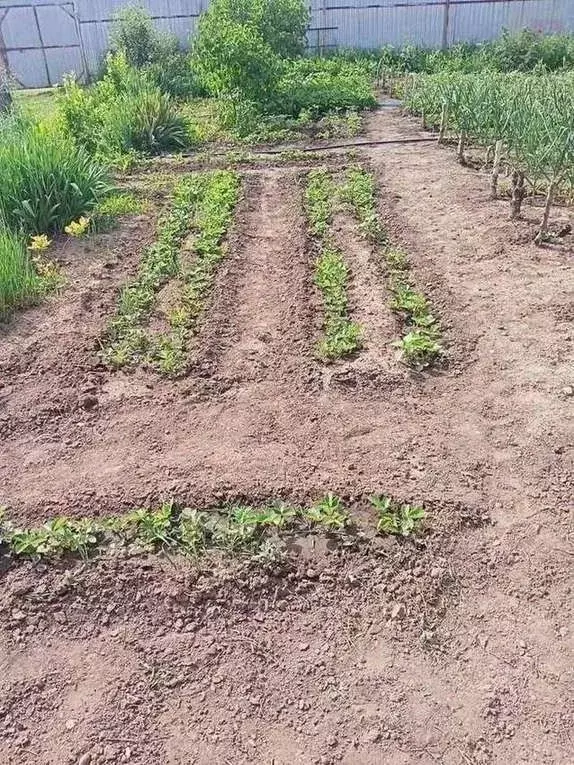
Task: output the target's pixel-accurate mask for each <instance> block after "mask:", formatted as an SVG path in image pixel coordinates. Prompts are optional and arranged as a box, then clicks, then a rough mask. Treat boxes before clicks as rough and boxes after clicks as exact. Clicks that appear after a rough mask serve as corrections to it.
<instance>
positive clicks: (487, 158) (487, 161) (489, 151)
mask: <svg viewBox="0 0 574 765" xmlns="http://www.w3.org/2000/svg"><path fill="white" fill-rule="evenodd" d="M492 149H493V147H492V146H487V147H486V151H485V152H484V166H485V167H488V165H490V158H491V157H492Z"/></svg>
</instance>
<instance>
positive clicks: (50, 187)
mask: <svg viewBox="0 0 574 765" xmlns="http://www.w3.org/2000/svg"><path fill="white" fill-rule="evenodd" d="M3 128H4V129H3V135H2V138H3V140H2V143H1V144H0V178H1V179H2V182H1V183H0V218H2V219H3V220H4V221H5V223H6V225H7V226H8V227H10V228H11V229H13V230H15V231H20V232H21V233H23V234H38V233H45V232H49V231H54V230H61V229H62V228H63V227H64V226H65V225H66V224H68V223H69V222H70V221H71V220H74V219H76V218H78V217H79V216H80V215H82V214H83V213H85V212H89V211H90V210H92V209H93V208H94V206H95V205H96V204H97V202H98V201H99V200H100V199H101V198H103V197H104V196H105V194H106V193H107V192H108V190H109V188H110V186H109V184H108V179H107V176H106V172H105V170H104V169H103V168H102V167H101V166H100V165H99V164H98V163H97V162H96V161H95V160H93V159H92V158H90V156H89V155H88V154H87V153H86V152H85V151H84V150H83V149H82V148H80V147H78V146H76V145H75V144H74V143H73V142H72V141H71V140H70V139H68V138H66V137H65V136H62V135H61V134H59V133H57V132H56V131H55V130H53V129H48V128H45V127H41V126H38V125H34V124H31V123H26V122H22V121H17V120H15V121H12V122H11V123H10V124H5V125H4V126H3Z"/></svg>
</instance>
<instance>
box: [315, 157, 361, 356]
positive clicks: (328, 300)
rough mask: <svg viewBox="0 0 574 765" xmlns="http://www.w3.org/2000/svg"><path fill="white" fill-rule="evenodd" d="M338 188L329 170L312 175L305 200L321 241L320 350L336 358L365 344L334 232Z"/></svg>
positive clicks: (318, 268) (317, 266)
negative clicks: (354, 318) (352, 310)
mask: <svg viewBox="0 0 574 765" xmlns="http://www.w3.org/2000/svg"><path fill="white" fill-rule="evenodd" d="M336 196H337V190H336V187H335V184H334V183H333V179H332V178H331V176H330V175H329V173H328V172H327V171H325V170H312V171H311V172H310V173H309V174H308V179H307V187H306V191H305V203H306V210H307V219H308V222H309V231H310V233H311V234H312V236H313V237H315V240H316V242H317V246H318V249H319V254H318V256H317V259H316V261H315V284H316V285H317V287H318V288H319V290H320V291H321V296H322V299H323V309H324V314H325V320H324V323H323V338H322V339H321V341H320V342H319V346H318V348H317V353H318V355H319V357H320V358H323V359H327V360H334V359H338V358H342V357H344V356H348V355H349V354H351V353H354V352H356V351H357V350H359V349H360V347H361V335H362V329H361V326H360V325H359V324H358V323H357V322H354V321H352V320H351V319H350V316H349V299H348V287H349V269H348V267H347V264H346V262H345V259H344V257H343V253H342V252H341V251H340V250H339V249H338V248H337V247H336V246H335V244H334V243H333V241H332V237H331V235H330V228H331V224H332V222H333V213H334V208H335V203H336Z"/></svg>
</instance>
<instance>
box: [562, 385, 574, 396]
mask: <svg viewBox="0 0 574 765" xmlns="http://www.w3.org/2000/svg"><path fill="white" fill-rule="evenodd" d="M561 392H562V395H563V396H574V388H573V387H572V386H571V385H565V386H564V387H563V388H562V391H561Z"/></svg>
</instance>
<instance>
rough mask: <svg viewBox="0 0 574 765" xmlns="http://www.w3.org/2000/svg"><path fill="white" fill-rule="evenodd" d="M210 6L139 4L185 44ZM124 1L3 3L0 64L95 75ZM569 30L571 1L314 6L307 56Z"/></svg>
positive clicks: (46, 81)
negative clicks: (344, 49)
mask: <svg viewBox="0 0 574 765" xmlns="http://www.w3.org/2000/svg"><path fill="white" fill-rule="evenodd" d="M208 2H209V0H139V4H141V5H144V6H145V7H147V8H148V9H149V11H150V13H151V15H152V16H153V18H154V19H155V20H156V22H157V24H158V26H160V27H161V28H163V29H166V30H168V31H170V32H173V33H174V34H176V35H177V36H178V38H179V39H180V40H181V41H182V42H184V43H186V42H187V41H188V40H189V37H190V35H191V34H193V31H194V29H195V25H196V23H197V19H198V17H199V15H200V13H201V12H202V11H203V10H205V8H206V7H207V4H208ZM126 4H127V3H126V0H68V1H62V0H61V1H60V2H58V0H0V57H2V59H3V62H4V65H5V66H6V67H7V68H8V70H9V72H10V73H11V75H12V77H13V78H14V79H15V80H16V81H17V82H18V83H19V84H20V85H21V86H22V87H24V88H40V87H46V86H49V85H54V84H56V83H57V82H59V81H60V80H61V78H62V75H63V74H65V73H66V72H70V71H74V72H76V73H77V74H78V75H79V76H80V77H82V78H86V77H89V76H91V75H94V74H95V73H96V72H97V70H98V67H99V65H100V62H101V60H102V57H103V55H104V53H105V51H106V49H107V45H108V34H109V28H110V24H111V21H112V17H113V14H114V12H115V11H117V9H118V8H121V7H122V6H124V5H126ZM524 27H530V28H532V29H538V30H543V31H546V32H559V31H574V0H379V1H378V2H377V0H311V24H310V26H309V34H308V41H309V47H310V48H312V49H326V48H333V47H353V48H377V47H380V46H382V45H384V44H386V43H391V44H394V45H400V44H401V43H406V42H411V43H416V44H418V45H424V46H428V47H439V46H441V45H451V44H453V43H455V42H459V41H462V40H487V39H491V38H493V37H496V36H497V35H499V34H500V32H501V30H502V29H503V28H507V29H511V30H518V29H522V28H524Z"/></svg>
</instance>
